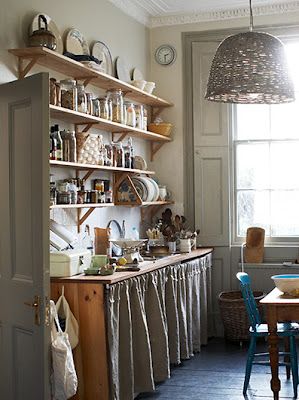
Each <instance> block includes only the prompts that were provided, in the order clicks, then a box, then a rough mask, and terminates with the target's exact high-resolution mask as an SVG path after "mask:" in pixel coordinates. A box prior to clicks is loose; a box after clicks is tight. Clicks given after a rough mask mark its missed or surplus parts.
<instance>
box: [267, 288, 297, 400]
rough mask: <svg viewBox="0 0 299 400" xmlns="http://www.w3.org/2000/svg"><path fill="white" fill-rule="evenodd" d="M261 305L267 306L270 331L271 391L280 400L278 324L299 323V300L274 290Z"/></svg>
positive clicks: (276, 399)
mask: <svg viewBox="0 0 299 400" xmlns="http://www.w3.org/2000/svg"><path fill="white" fill-rule="evenodd" d="M260 303H262V304H264V305H265V306H266V312H267V314H266V315H267V323H268V329H269V353H270V364H271V374H272V379H271V389H272V391H273V396H274V399H275V400H278V399H279V391H280V380H279V375H278V361H279V360H278V336H277V322H291V321H299V298H294V297H291V296H288V295H285V294H283V293H282V292H281V291H280V290H278V289H277V288H275V289H273V290H272V291H271V292H270V293H269V294H268V295H267V296H266V297H264V298H263V299H262V300H261V301H260Z"/></svg>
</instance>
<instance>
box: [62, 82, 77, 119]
mask: <svg viewBox="0 0 299 400" xmlns="http://www.w3.org/2000/svg"><path fill="white" fill-rule="evenodd" d="M60 97H61V107H64V108H68V109H70V110H74V111H77V86H76V81H75V80H73V79H65V80H63V81H60Z"/></svg>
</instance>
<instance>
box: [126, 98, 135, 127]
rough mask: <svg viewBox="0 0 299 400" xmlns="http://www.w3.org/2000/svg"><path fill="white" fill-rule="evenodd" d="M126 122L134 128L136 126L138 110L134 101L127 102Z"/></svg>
mask: <svg viewBox="0 0 299 400" xmlns="http://www.w3.org/2000/svg"><path fill="white" fill-rule="evenodd" d="M126 123H127V125H129V126H132V127H133V128H135V127H136V111H135V104H134V103H126Z"/></svg>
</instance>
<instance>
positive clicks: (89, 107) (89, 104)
mask: <svg viewBox="0 0 299 400" xmlns="http://www.w3.org/2000/svg"><path fill="white" fill-rule="evenodd" d="M86 99H87V100H86V101H87V111H86V112H87V114H89V115H92V114H93V108H92V99H93V94H92V93H86Z"/></svg>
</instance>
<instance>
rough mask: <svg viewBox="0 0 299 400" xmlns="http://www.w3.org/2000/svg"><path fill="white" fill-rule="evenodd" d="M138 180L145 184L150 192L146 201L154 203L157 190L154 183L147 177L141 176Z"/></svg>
mask: <svg viewBox="0 0 299 400" xmlns="http://www.w3.org/2000/svg"><path fill="white" fill-rule="evenodd" d="M138 179H139V180H140V181H142V182H143V183H144V184H145V186H146V188H147V191H148V196H147V199H146V200H145V201H154V198H155V195H156V190H155V187H154V185H153V183H152V182H151V181H150V180H148V179H147V178H146V177H145V176H139V177H138Z"/></svg>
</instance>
